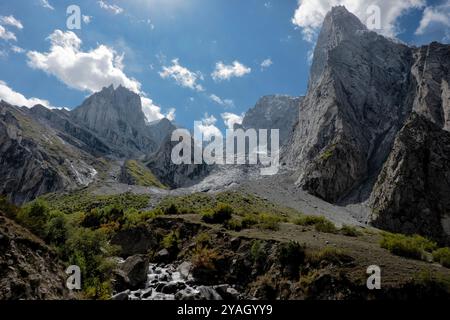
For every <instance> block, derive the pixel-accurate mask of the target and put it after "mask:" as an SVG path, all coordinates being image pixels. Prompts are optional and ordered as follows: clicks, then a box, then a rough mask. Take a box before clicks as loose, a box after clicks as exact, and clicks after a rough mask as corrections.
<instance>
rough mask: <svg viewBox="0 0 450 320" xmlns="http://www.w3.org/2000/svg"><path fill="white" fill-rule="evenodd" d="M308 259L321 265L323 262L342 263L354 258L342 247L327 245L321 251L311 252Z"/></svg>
mask: <svg viewBox="0 0 450 320" xmlns="http://www.w3.org/2000/svg"><path fill="white" fill-rule="evenodd" d="M308 260H309V261H310V262H311V263H312V264H314V265H319V264H321V263H322V262H326V263H332V264H335V265H340V264H343V263H346V262H350V261H352V260H353V259H352V258H351V257H350V256H349V255H348V254H347V253H346V252H345V251H343V250H341V249H337V248H330V247H325V248H323V249H322V250H320V251H316V252H313V253H311V254H309V255H308Z"/></svg>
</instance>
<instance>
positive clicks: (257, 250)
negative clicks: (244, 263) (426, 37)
mask: <svg viewBox="0 0 450 320" xmlns="http://www.w3.org/2000/svg"><path fill="white" fill-rule="evenodd" d="M250 254H251V256H252V259H253V261H254V262H259V261H262V260H264V259H265V258H266V256H267V253H266V251H265V250H264V243H263V242H262V241H259V240H253V242H252V246H251V248H250Z"/></svg>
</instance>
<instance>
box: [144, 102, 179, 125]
mask: <svg viewBox="0 0 450 320" xmlns="http://www.w3.org/2000/svg"><path fill="white" fill-rule="evenodd" d="M141 102H142V111H143V112H144V114H145V117H146V118H147V121H148V122H152V121H156V120H161V119H163V118H167V119H168V120H170V121H173V120H175V111H176V110H175V109H174V108H172V109H169V111H168V112H167V114H163V113H162V112H161V107H159V106H157V105H155V104H154V103H153V101H152V99H150V98H147V97H141Z"/></svg>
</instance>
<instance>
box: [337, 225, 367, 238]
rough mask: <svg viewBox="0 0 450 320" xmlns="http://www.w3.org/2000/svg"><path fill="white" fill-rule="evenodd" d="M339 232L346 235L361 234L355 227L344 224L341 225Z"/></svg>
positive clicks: (357, 235)
mask: <svg viewBox="0 0 450 320" xmlns="http://www.w3.org/2000/svg"><path fill="white" fill-rule="evenodd" d="M340 232H341V233H342V234H343V235H344V236H347V237H359V236H362V232H361V231H359V230H358V229H357V228H356V227H353V226H348V225H344V226H342V228H341V230H340Z"/></svg>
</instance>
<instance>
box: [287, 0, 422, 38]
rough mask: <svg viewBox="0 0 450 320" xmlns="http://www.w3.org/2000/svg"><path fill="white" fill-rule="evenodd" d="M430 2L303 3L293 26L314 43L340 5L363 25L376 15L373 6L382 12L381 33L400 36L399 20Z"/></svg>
mask: <svg viewBox="0 0 450 320" xmlns="http://www.w3.org/2000/svg"><path fill="white" fill-rule="evenodd" d="M425 4H426V0H402V1H392V0H373V1H366V0H301V1H299V5H298V8H297V10H296V11H295V14H294V17H293V19H292V23H293V24H295V25H296V26H298V27H300V28H301V29H302V33H303V37H304V39H305V40H307V41H309V42H314V39H315V38H316V35H317V32H318V30H319V29H320V27H321V25H322V22H323V19H324V18H325V15H326V14H327V12H328V11H329V10H330V9H331V8H332V7H333V6H337V5H344V6H345V7H346V8H347V9H348V10H349V11H350V12H352V13H354V14H355V15H356V16H358V18H360V19H361V21H362V22H363V23H365V22H366V21H367V19H368V18H369V17H371V16H372V15H373V11H370V10H371V9H372V8H374V7H373V6H377V7H378V8H379V9H380V13H381V16H380V22H381V26H380V27H381V29H380V30H377V31H378V32H380V33H381V34H384V35H386V36H390V37H394V36H396V35H397V34H398V32H399V30H398V28H397V20H398V18H399V17H400V16H402V15H403V14H404V13H406V12H407V11H408V10H410V9H418V8H422V7H424V6H425Z"/></svg>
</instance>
